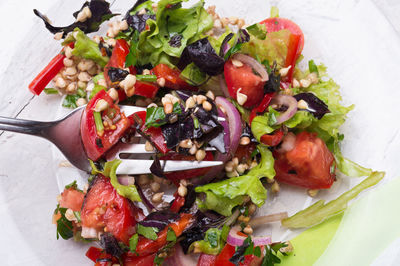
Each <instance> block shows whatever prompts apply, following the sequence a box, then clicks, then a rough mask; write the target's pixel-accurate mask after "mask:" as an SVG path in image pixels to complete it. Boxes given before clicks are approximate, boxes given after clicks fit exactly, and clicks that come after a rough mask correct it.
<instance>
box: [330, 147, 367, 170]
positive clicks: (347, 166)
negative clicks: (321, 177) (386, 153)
mask: <svg viewBox="0 0 400 266" xmlns="http://www.w3.org/2000/svg"><path fill="white" fill-rule="evenodd" d="M333 156H334V157H335V161H336V165H337V167H338V168H339V170H340V172H342V173H343V174H345V175H347V176H351V177H360V176H369V175H370V174H371V173H372V169H370V168H365V167H362V166H361V165H359V164H356V163H355V162H353V161H350V160H349V159H346V158H344V157H343V155H342V153H341V151H340V149H339V146H338V143H337V142H335V143H334V148H333Z"/></svg>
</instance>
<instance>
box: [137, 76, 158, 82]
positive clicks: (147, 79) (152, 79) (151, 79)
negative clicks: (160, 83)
mask: <svg viewBox="0 0 400 266" xmlns="http://www.w3.org/2000/svg"><path fill="white" fill-rule="evenodd" d="M136 79H137V80H140V81H145V82H155V81H157V76H156V75H136Z"/></svg>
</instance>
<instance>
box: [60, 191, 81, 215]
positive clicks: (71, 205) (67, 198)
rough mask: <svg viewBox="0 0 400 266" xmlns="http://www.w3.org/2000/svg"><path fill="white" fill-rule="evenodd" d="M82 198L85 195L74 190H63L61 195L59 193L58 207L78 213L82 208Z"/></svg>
mask: <svg viewBox="0 0 400 266" xmlns="http://www.w3.org/2000/svg"><path fill="white" fill-rule="evenodd" d="M84 197H85V194H83V193H82V192H80V191H78V190H76V189H73V188H68V189H64V191H63V193H61V201H60V206H61V207H62V208H68V209H71V210H73V211H75V212H77V211H80V210H81V208H82V203H83V198H84Z"/></svg>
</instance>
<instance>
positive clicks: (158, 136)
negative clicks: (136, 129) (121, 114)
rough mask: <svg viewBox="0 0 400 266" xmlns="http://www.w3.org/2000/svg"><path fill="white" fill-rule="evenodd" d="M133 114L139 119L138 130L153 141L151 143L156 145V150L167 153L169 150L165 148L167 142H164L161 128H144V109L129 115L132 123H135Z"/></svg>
mask: <svg viewBox="0 0 400 266" xmlns="http://www.w3.org/2000/svg"><path fill="white" fill-rule="evenodd" d="M134 116H136V117H138V118H139V119H140V120H141V125H142V126H141V127H140V130H142V131H143V133H145V134H146V135H147V136H148V137H149V138H150V139H151V141H152V142H153V144H154V145H155V146H156V148H157V150H159V151H160V152H161V153H167V152H169V151H170V150H169V149H168V148H167V144H165V139H164V136H163V134H162V132H161V128H159V127H150V128H146V126H145V122H146V111H140V112H136V113H134V114H133V115H131V116H129V119H130V120H131V123H132V124H135V122H136V121H135V119H134Z"/></svg>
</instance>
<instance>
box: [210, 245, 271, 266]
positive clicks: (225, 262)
mask: <svg viewBox="0 0 400 266" xmlns="http://www.w3.org/2000/svg"><path fill="white" fill-rule="evenodd" d="M260 248H261V251H263V248H264V247H260ZM233 254H235V247H234V246H231V245H229V244H226V245H225V247H224V248H223V249H222V251H221V253H219V255H218V256H217V258H216V260H215V264H214V265H215V266H234V265H235V264H233V263H232V262H230V261H229V259H230V258H232V256H233ZM261 254H262V252H261ZM262 259H263V256H262V255H261V257H257V256H255V255H246V256H244V261H243V262H241V263H239V265H241V266H252V265H261V262H262Z"/></svg>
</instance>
